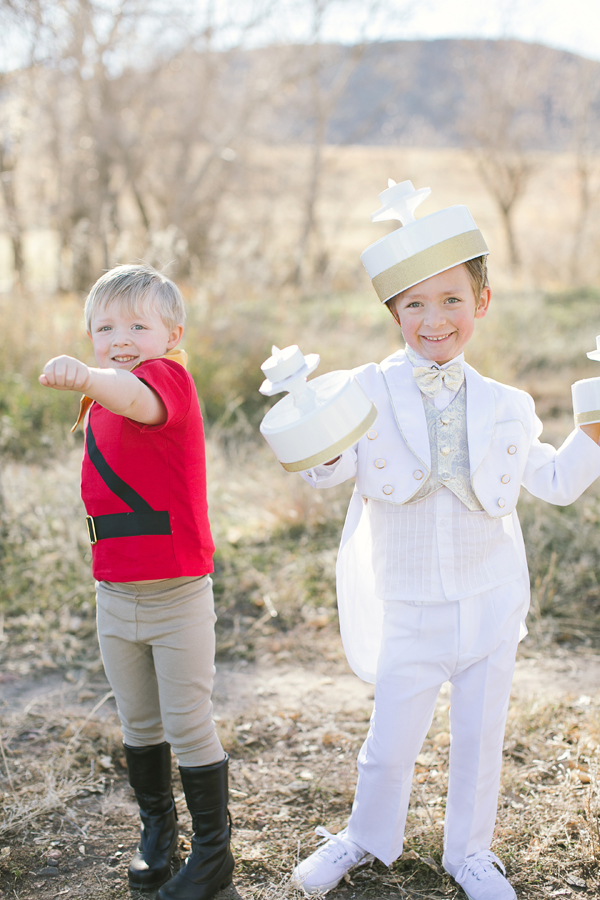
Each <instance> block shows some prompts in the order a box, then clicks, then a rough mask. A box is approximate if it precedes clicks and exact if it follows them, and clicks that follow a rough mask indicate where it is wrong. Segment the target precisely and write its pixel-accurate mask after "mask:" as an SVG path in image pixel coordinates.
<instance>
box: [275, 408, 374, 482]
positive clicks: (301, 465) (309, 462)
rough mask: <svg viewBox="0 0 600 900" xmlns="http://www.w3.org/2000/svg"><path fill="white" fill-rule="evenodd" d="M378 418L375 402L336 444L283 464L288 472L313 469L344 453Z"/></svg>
mask: <svg viewBox="0 0 600 900" xmlns="http://www.w3.org/2000/svg"><path fill="white" fill-rule="evenodd" d="M376 418H377V409H376V408H375V404H373V405H372V406H371V409H370V410H369V412H368V414H367V416H366V418H364V419H363V420H362V422H361V423H360V425H357V426H356V428H353V429H352V431H351V432H350V434H347V435H346V436H345V437H343V438H342V439H341V440H340V441H336V442H335V444H332V445H331V446H330V447H326V448H325V450H319V452H318V453H314V454H313V455H312V456H307V457H306V459H301V460H299V461H298V462H290V463H284V462H282V463H281V465H282V466H283V468H284V469H285V470H286V472H305V471H306V469H312V468H313V466H320V465H321V463H326V462H329V460H330V459H334V458H335V457H336V456H339V455H340V453H343V452H344V450H347V449H348V447H351V446H352V444H355V443H356V442H357V441H359V440H360V439H361V437H363V435H365V434H366V432H367V431H368V430H369V428H370V427H371V425H372V424H373V422H374V421H375V419H376ZM279 462H281V460H279Z"/></svg>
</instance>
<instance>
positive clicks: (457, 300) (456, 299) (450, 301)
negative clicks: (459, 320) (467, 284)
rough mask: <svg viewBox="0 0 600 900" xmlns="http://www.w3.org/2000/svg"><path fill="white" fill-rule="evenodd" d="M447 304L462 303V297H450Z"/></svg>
mask: <svg viewBox="0 0 600 900" xmlns="http://www.w3.org/2000/svg"><path fill="white" fill-rule="evenodd" d="M446 303H460V297H448V299H447V300H446Z"/></svg>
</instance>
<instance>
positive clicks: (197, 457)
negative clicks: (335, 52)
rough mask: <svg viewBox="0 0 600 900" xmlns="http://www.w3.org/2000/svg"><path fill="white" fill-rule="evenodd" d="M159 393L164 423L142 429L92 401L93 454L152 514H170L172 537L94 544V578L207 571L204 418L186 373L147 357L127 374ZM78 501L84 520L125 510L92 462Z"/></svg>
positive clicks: (140, 577)
mask: <svg viewBox="0 0 600 900" xmlns="http://www.w3.org/2000/svg"><path fill="white" fill-rule="evenodd" d="M133 374H134V375H136V376H137V377H138V378H140V379H141V380H142V381H143V382H145V384H147V385H149V386H150V387H151V388H153V390H155V391H156V393H157V394H158V395H159V397H160V398H161V400H162V401H163V403H164V404H165V407H166V410H167V420H166V422H164V423H163V424H162V425H143V424H142V423H141V422H133V421H132V420H131V419H126V418H125V417H124V416H118V415H116V414H115V413H112V412H109V411H108V410H107V409H104V407H102V406H100V405H99V404H98V403H94V404H93V405H92V407H91V408H90V411H89V413H88V422H87V423H86V431H87V427H88V425H89V423H90V422H91V425H92V430H93V434H94V437H95V439H96V443H97V446H98V449H99V450H100V452H101V453H102V455H103V456H104V459H105V460H106V462H107V463H108V465H109V466H110V467H111V469H113V471H114V472H115V473H116V474H117V475H118V476H119V478H121V479H122V480H123V481H124V482H126V484H128V485H130V486H131V487H132V488H133V489H134V490H135V491H137V493H138V494H140V495H141V496H142V497H143V498H144V500H146V501H147V502H148V503H149V504H150V506H151V507H152V508H153V509H155V510H168V512H169V518H170V522H171V532H172V533H171V534H164V535H163V534H159V535H140V536H135V537H110V538H105V539H103V540H99V541H98V543H97V544H94V545H93V546H92V570H93V574H94V578H96V580H97V581H145V580H150V579H153V578H178V577H180V576H200V575H206V574H208V573H209V572H212V571H213V563H212V555H213V552H214V549H215V547H214V544H213V540H212V537H211V533H210V525H209V522H208V504H207V500H206V464H205V451H204V429H203V426H202V415H201V413H200V406H199V403H198V397H197V394H196V388H195V386H194V382H193V380H192V377H191V375H189V374H188V372H186V370H185V369H184V368H183V366H182V365H180V363H177V362H174V361H172V360H169V359H148V360H145V361H144V362H143V363H142V364H141V365H139V366H137V368H136V369H135V370H134V372H133ZM81 497H82V499H83V502H84V504H85V508H86V511H87V513H88V515H90V516H103V515H108V514H111V513H129V512H131V508H130V507H129V506H127V504H126V503H125V502H124V501H123V500H121V499H120V498H119V497H117V495H116V494H114V493H113V492H112V491H111V490H110V488H109V487H108V485H107V484H106V483H105V482H104V481H103V479H102V478H101V477H100V475H99V474H98V471H97V470H96V468H95V466H94V465H93V463H92V462H91V460H90V458H89V455H88V451H87V447H86V449H85V451H84V455H83V464H82V468H81Z"/></svg>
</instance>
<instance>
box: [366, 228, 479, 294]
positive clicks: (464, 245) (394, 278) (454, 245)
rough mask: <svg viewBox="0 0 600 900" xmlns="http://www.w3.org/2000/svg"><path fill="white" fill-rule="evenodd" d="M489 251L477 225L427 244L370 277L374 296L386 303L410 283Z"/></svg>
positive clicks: (417, 281) (423, 279) (409, 285)
mask: <svg viewBox="0 0 600 900" xmlns="http://www.w3.org/2000/svg"><path fill="white" fill-rule="evenodd" d="M489 252H490V251H489V250H488V246H487V244H486V242H485V240H484V238H483V235H482V233H481V232H480V231H479V229H477V228H476V229H474V230H473V231H465V232H464V234H457V235H456V236H455V237H451V238H448V239H447V240H445V241H441V243H439V244H435V245H434V246H433V247H428V248H427V250H421V251H420V253H415V255H414V256H410V257H409V258H408V259H405V260H403V261H402V262H399V263H396V264H395V265H394V266H391V267H390V268H389V269H386V270H385V271H384V272H381V273H380V274H379V275H376V276H375V277H374V278H372V279H371V280H372V282H373V287H374V288H375V290H376V292H377V296H378V297H379V299H380V300H381V302H382V303H385V301H386V300H389V299H390V298H391V297H395V296H396V294H400V293H401V292H402V291H405V290H406V289H407V288H409V287H412V285H413V284H419V282H421V281H425V279H426V278H431V276H432V275H437V274H438V273H439V272H445V271H446V269H451V268H452V267H453V266H458V265H460V263H463V262H466V260H468V259H475V257H477V256H484V255H485V254H486V253H489Z"/></svg>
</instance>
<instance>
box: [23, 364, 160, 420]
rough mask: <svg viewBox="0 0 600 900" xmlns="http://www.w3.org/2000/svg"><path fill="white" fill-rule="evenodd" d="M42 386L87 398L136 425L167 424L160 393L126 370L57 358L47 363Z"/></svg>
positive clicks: (40, 378) (41, 378)
mask: <svg viewBox="0 0 600 900" xmlns="http://www.w3.org/2000/svg"><path fill="white" fill-rule="evenodd" d="M39 382H40V384H41V385H44V387H51V388H54V389H55V390H57V391H77V392H78V393H83V394H86V395H87V396H88V397H90V398H91V399H92V400H96V401H97V402H98V403H99V404H100V406H103V407H104V408H105V409H108V410H109V411H110V412H113V413H116V415H118V416H125V417H126V418H128V419H133V421H134V422H141V423H142V424H144V425H162V424H163V423H164V422H166V421H167V409H166V407H165V405H164V403H163V401H162V400H161V399H160V397H159V396H158V394H157V393H156V391H154V390H153V389H152V388H151V387H148V385H147V384H144V382H143V381H141V380H140V379H139V378H137V377H136V376H135V375H134V374H133V373H132V372H128V371H126V370H125V369H95V368H91V367H90V366H86V364H85V363H83V362H81V361H80V360H78V359H74V358H73V357H72V356H57V357H55V358H54V359H51V360H50V361H49V362H47V363H46V365H45V366H44V372H43V374H42V375H40V377H39Z"/></svg>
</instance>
